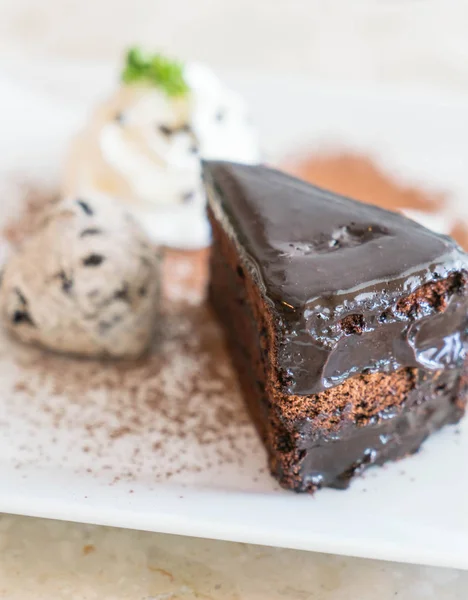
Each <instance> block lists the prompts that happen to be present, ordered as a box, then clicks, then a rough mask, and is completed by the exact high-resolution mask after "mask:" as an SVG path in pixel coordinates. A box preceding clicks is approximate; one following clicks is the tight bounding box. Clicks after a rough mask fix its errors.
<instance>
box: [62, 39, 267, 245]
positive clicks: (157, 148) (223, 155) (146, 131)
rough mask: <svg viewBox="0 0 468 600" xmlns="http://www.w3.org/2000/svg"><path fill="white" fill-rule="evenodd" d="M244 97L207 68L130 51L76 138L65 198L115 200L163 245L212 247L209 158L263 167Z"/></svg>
mask: <svg viewBox="0 0 468 600" xmlns="http://www.w3.org/2000/svg"><path fill="white" fill-rule="evenodd" d="M259 156H260V154H259V146H258V141H257V137H256V133H255V131H254V129H253V127H252V125H251V123H250V121H249V117H248V112H247V107H246V105H245V103H244V101H243V100H242V98H241V97H240V96H239V95H237V94H236V93H234V92H232V91H230V90H228V89H227V88H226V87H225V86H224V85H223V84H221V82H220V81H219V80H218V78H217V77H216V76H215V75H214V74H213V73H212V72H211V71H210V70H209V69H207V68H206V67H204V66H202V65H196V64H193V65H187V66H183V65H181V64H180V63H176V62H173V61H170V60H168V59H166V58H164V57H163V56H161V55H154V56H145V55H143V54H142V53H141V52H140V51H138V50H136V49H133V50H130V51H129V52H128V54H127V58H126V64H125V67H124V70H123V73H122V81H121V85H120V86H119V88H118V89H117V90H116V91H115V93H114V94H113V95H112V97H110V98H109V99H107V100H106V101H105V102H104V103H103V104H101V105H100V106H98V107H97V109H96V110H95V111H94V114H93V115H92V116H91V118H90V120H89V123H88V125H87V126H86V128H85V129H84V131H82V132H81V134H80V135H79V136H78V137H77V138H76V139H75V141H74V142H73V145H72V148H71V151H70V155H69V157H68V161H67V165H66V171H65V178H64V194H65V195H85V196H86V195H88V194H90V193H91V194H92V193H94V192H96V191H98V192H101V193H105V194H107V195H110V196H112V197H114V198H115V199H116V200H117V201H120V202H121V203H122V204H124V205H126V206H127V207H128V208H129V209H130V210H131V211H132V212H133V214H134V215H135V216H136V217H137V218H138V219H139V221H140V222H141V224H142V225H143V227H144V228H145V229H146V231H147V232H148V233H149V235H150V236H151V238H152V239H153V241H155V242H157V243H160V244H164V245H168V246H175V247H179V248H197V247H203V246H206V245H208V243H209V239H210V232H209V226H208V222H207V219H206V216H205V192H204V189H203V184H202V181H201V166H200V164H201V163H200V161H201V159H202V158H207V159H219V160H231V161H236V162H243V163H257V162H258V161H259Z"/></svg>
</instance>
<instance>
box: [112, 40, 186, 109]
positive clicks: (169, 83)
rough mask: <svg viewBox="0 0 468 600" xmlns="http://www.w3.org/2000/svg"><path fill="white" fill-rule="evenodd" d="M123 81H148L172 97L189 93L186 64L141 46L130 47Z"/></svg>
mask: <svg viewBox="0 0 468 600" xmlns="http://www.w3.org/2000/svg"><path fill="white" fill-rule="evenodd" d="M121 77H122V81H123V82H124V83H127V84H130V85H131V84H133V83H146V84H150V85H154V86H156V87H159V88H161V89H162V90H164V92H165V93H166V94H167V95H168V96H170V97H172V98H176V97H180V96H185V95H187V93H188V91H189V86H188V85H187V82H186V81H185V79H184V65H183V64H182V63H180V62H178V61H175V60H170V59H169V58H166V57H165V56H163V55H162V54H153V55H150V54H145V53H144V52H142V51H141V50H140V48H136V47H135V48H130V49H129V50H128V52H127V55H126V58H125V66H124V68H123V71H122V76H121Z"/></svg>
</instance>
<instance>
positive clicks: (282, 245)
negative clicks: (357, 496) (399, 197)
mask: <svg viewBox="0 0 468 600" xmlns="http://www.w3.org/2000/svg"><path fill="white" fill-rule="evenodd" d="M204 171H205V183H206V187H207V193H208V199H209V216H210V219H211V223H212V228H213V249H212V258H211V284H210V298H211V302H212V304H213V306H214V309H215V311H216V313H217V315H218V317H219V319H220V321H221V323H222V324H223V326H224V328H225V331H226V334H227V340H228V344H229V347H230V351H231V355H232V358H233V362H234V365H235V367H236V369H237V371H238V374H239V379H240V383H241V385H242V388H243V392H244V395H245V400H246V402H247V405H248V407H249V410H250V412H251V414H252V417H253V419H254V420H255V423H256V425H257V427H258V430H259V432H260V434H261V436H262V438H263V440H264V442H265V445H266V448H267V450H268V453H269V459H270V466H271V471H272V473H273V474H274V475H275V476H276V477H277V478H278V480H279V482H280V483H281V485H283V486H284V487H286V488H291V489H294V490H296V491H298V492H302V491H308V492H310V491H314V490H316V489H317V488H320V487H322V486H331V487H338V488H343V487H347V486H348V484H349V481H350V479H351V478H352V477H354V476H355V475H357V474H358V473H360V472H361V471H362V470H363V469H365V468H366V467H367V466H369V465H372V464H382V463H384V462H385V461H387V460H395V459H398V458H401V457H403V456H405V455H407V454H411V453H413V452H416V450H418V448H419V447H420V445H421V443H422V442H423V441H424V439H425V438H426V437H427V436H428V435H429V434H430V433H431V432H433V431H434V430H436V429H439V428H440V427H441V426H442V425H444V424H446V423H456V422H457V421H458V420H459V419H460V418H461V416H462V415H463V412H464V409H465V393H466V379H465V371H464V369H465V367H464V363H465V347H466V342H467V322H468V320H467V314H468V298H467V287H468V286H467V281H468V275H467V272H468V257H467V255H465V254H464V253H463V252H462V250H461V249H460V248H459V247H458V246H457V245H456V244H455V242H453V241H452V240H451V239H450V238H448V237H445V236H440V235H437V234H435V233H433V232H431V231H429V230H427V229H425V228H424V227H422V226H420V225H418V224H417V223H415V222H413V221H411V220H409V219H406V218H405V217H403V216H401V215H398V214H395V213H391V212H388V211H385V210H382V209H380V208H377V207H375V206H370V205H367V204H362V203H360V202H357V201H354V200H350V199H348V198H344V197H341V196H337V195H335V194H332V193H329V192H327V191H325V190H322V189H319V188H317V187H314V186H312V185H309V184H307V183H304V182H302V181H299V180H297V179H294V178H292V177H290V176H288V175H285V174H283V173H280V172H278V171H274V170H271V169H268V168H266V167H263V166H254V167H252V166H244V165H238V164H230V163H223V162H207V163H205V165H204Z"/></svg>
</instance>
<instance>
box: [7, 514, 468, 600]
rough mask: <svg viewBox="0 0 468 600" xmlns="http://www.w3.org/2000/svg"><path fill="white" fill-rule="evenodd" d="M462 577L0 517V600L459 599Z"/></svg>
mask: <svg viewBox="0 0 468 600" xmlns="http://www.w3.org/2000/svg"><path fill="white" fill-rule="evenodd" d="M467 591H468V572H461V571H455V570H450V569H436V568H428V567H418V566H411V565H400V564H395V563H386V562H378V561H369V560H361V559H354V558H344V557H339V556H327V555H324V554H315V553H308V552H300V551H295V550H281V549H277V548H267V547H262V546H252V545H247V544H234V543H228V542H218V541H211V540H200V539H195V538H186V537H181V536H169V535H163V534H155V533H146V532H138V531H131V530H124V529H113V528H106V527H97V526H93V525H79V524H74V523H67V522H59V521H48V520H43V519H32V518H27V517H17V516H10V515H3V516H0V598H1V599H5V600H55V599H60V600H61V599H64V600H65V599H66V600H72V599H73V600H75V599H76V600H94V599H99V600H124V599H125V600H179V599H180V600H190V599H192V598H193V599H195V598H199V599H203V600H280V599H287V600H309V599H310V600H312V599H316V600H377V599H378V600H395V599H396V598H398V600H430V599H433V600H464V599H466V597H467Z"/></svg>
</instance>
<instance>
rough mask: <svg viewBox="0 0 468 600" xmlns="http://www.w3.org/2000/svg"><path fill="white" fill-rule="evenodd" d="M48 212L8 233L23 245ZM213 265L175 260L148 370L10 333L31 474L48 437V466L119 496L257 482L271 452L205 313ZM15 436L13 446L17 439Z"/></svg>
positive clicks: (6, 356)
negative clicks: (30, 343)
mask: <svg viewBox="0 0 468 600" xmlns="http://www.w3.org/2000/svg"><path fill="white" fill-rule="evenodd" d="M46 205H47V202H45V203H43V205H42V206H43V207H44V206H46ZM40 212H41V211H40V210H37V204H36V203H27V204H26V212H25V215H24V217H23V220H20V219H19V220H18V221H17V222H15V223H14V224H13V225H10V226H9V227H8V228H7V229H6V231H5V235H6V236H8V240H9V241H10V242H14V243H20V242H21V240H22V239H24V237H25V236H27V235H28V234H29V232H30V231H32V230H33V228H34V227H35V226H36V225H35V223H37V221H38V218H40ZM208 255H209V251H208V250H200V251H194V252H182V251H172V250H167V251H165V252H164V258H163V288H164V300H163V307H162V315H161V317H160V326H159V331H158V334H157V336H156V338H155V340H154V344H153V348H152V350H151V352H150V353H149V354H148V355H147V356H145V357H143V358H141V359H139V360H136V361H121V362H112V361H91V360H79V359H75V358H70V357H67V356H63V355H58V354H53V353H50V352H46V351H44V350H41V349H38V348H31V347H27V346H24V345H22V344H19V343H17V342H15V341H14V340H12V339H9V338H7V337H6V336H4V334H3V333H0V369H1V370H3V364H2V363H4V362H5V363H6V362H8V363H10V365H11V363H13V365H14V368H12V369H11V371H12V381H11V394H10V395H9V397H8V398H6V399H5V403H6V404H7V411H8V414H9V418H10V420H11V421H16V422H18V423H20V424H21V425H20V426H21V427H22V428H23V429H25V428H29V429H30V435H29V439H30V441H31V443H30V444H29V445H28V446H27V447H25V446H23V447H22V449H21V452H19V454H20V455H21V457H22V461H21V462H22V464H35V463H36V462H41V461H42V462H44V460H43V458H41V457H40V455H39V452H38V445H39V440H40V443H41V447H42V445H43V441H44V436H46V437H47V438H48V439H49V441H50V438H51V437H52V435H53V437H54V438H55V439H56V443H55V444H54V448H53V452H52V453H51V454H50V456H48V460H49V462H51V463H52V464H56V465H59V466H63V465H64V464H66V465H67V468H74V469H75V471H77V472H79V473H86V474H87V475H88V476H94V477H99V478H101V479H102V478H105V479H106V480H107V481H108V483H109V484H111V485H118V484H119V482H121V481H128V480H139V479H142V480H143V479H144V480H145V481H146V482H149V484H151V483H152V482H158V481H164V480H169V479H170V481H171V482H175V483H178V484H188V483H190V482H192V480H193V481H194V482H196V483H197V484H200V485H204V484H206V485H208V484H213V482H215V481H217V479H218V478H219V476H220V474H224V475H226V473H227V474H228V476H227V477H225V480H226V481H227V482H228V481H229V477H231V478H232V477H234V476H236V477H237V478H238V476H239V472H240V471H241V472H244V471H245V473H244V475H243V477H244V479H246V480H247V481H251V480H252V477H253V476H256V475H257V474H258V469H259V468H260V467H261V466H263V464H264V460H265V459H264V455H263V450H262V449H261V446H260V442H259V440H258V438H257V435H256V433H255V430H254V428H253V426H252V424H251V422H250V419H249V417H248V415H247V412H246V409H245V408H244V404H243V401H242V398H241V396H240V393H239V389H238V385H237V380H236V376H235V374H234V372H233V370H232V368H231V365H230V361H229V358H228V356H227V354H226V350H225V347H224V340H223V336H222V333H221V331H220V329H219V327H218V324H217V323H216V321H215V318H214V316H213V315H212V313H211V310H210V309H209V307H208V306H207V305H206V303H205V287H206V281H207V271H208ZM3 338H4V339H3ZM9 429H11V431H8V430H9ZM6 434H7V436H8V435H10V436H11V441H12V443H13V444H14V443H15V441H14V438H15V432H14V431H13V430H12V428H11V427H7V431H6ZM36 439H37V442H36V441H35V440H36ZM50 448H52V446H50ZM46 450H47V445H46ZM46 453H47V452H46ZM252 456H256V457H257V458H254V459H253V460H252ZM218 459H221V460H218ZM18 462H19V460H18ZM244 465H245V468H244Z"/></svg>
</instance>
